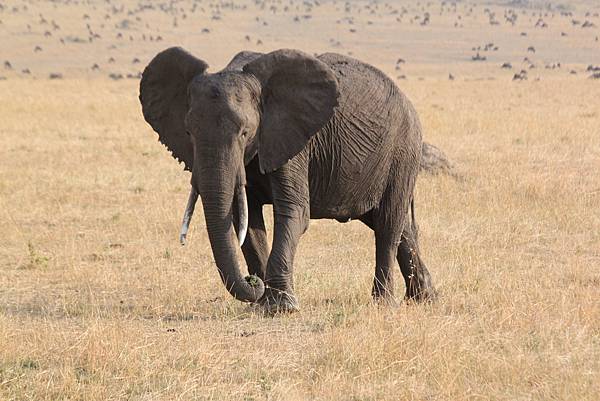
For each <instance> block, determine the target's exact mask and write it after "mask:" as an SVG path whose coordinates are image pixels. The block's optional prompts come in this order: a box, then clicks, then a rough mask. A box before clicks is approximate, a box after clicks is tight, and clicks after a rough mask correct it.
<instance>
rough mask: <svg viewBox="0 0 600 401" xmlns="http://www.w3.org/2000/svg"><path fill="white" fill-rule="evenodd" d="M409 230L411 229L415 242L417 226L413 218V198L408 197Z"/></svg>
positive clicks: (417, 232) (417, 233)
mask: <svg viewBox="0 0 600 401" xmlns="http://www.w3.org/2000/svg"><path fill="white" fill-rule="evenodd" d="M410 230H411V231H412V233H413V235H414V238H415V242H416V239H417V237H418V235H419V227H418V226H417V219H416V218H415V198H414V197H412V198H411V199H410Z"/></svg>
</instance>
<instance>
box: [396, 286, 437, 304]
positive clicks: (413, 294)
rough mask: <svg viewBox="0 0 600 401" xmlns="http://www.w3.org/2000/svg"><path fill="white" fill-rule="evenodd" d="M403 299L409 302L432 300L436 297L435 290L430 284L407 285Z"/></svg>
mask: <svg viewBox="0 0 600 401" xmlns="http://www.w3.org/2000/svg"><path fill="white" fill-rule="evenodd" d="M404 299H405V300H406V301H409V302H411V301H412V302H433V301H435V300H436V299H437V291H436V290H435V288H434V287H433V286H432V285H423V286H420V287H417V286H409V287H408V288H407V289H406V295H405V296H404Z"/></svg>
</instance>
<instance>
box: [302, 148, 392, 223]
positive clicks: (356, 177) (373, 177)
mask: <svg viewBox="0 0 600 401" xmlns="http://www.w3.org/2000/svg"><path fill="white" fill-rule="evenodd" d="M341 142H342V141H341ZM341 142H340V143H339V144H338V145H337V146H336V145H333V146H332V148H333V149H334V150H333V151H331V148H330V151H329V152H327V153H326V154H324V155H323V156H319V157H314V158H312V161H311V164H310V167H309V179H310V183H309V189H310V217H311V218H313V219H321V218H330V219H336V220H339V221H348V219H356V218H358V217H360V216H362V215H364V214H365V213H367V212H368V211H370V210H372V209H373V208H375V207H377V206H378V205H379V203H380V202H381V198H382V194H383V192H384V190H385V187H386V185H387V182H388V177H389V171H390V161H389V160H388V159H389V158H388V157H387V156H386V155H385V154H383V153H387V152H383V153H381V152H367V153H365V154H364V155H358V154H357V153H352V152H349V153H350V154H344V153H343V152H341V149H340V152H338V151H336V150H335V149H336V148H337V147H341V148H344V149H345V150H346V152H347V151H348V150H347V148H348V146H347V143H341Z"/></svg>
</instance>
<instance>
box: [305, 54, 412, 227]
mask: <svg viewBox="0 0 600 401" xmlns="http://www.w3.org/2000/svg"><path fill="white" fill-rule="evenodd" d="M318 59H319V60H321V61H323V62H324V63H326V64H327V65H328V66H329V67H330V68H331V69H332V70H333V72H334V73H335V75H336V77H337V79H338V86H339V92H340V97H339V104H338V106H337V108H336V110H335V113H334V116H333V118H332V119H331V120H330V121H329V123H328V124H327V125H326V126H325V127H324V128H323V129H322V130H321V131H320V132H319V133H318V134H317V135H316V136H315V138H314V141H313V142H312V145H313V146H311V148H312V149H311V153H312V157H311V160H312V161H311V169H312V172H311V213H312V212H313V211H314V214H315V216H313V217H339V218H340V219H344V218H347V217H352V218H354V217H357V216H359V215H361V214H363V213H365V212H367V211H368V210H371V209H372V208H373V207H376V206H377V205H378V204H379V201H380V199H381V195H382V193H383V191H384V190H385V187H386V185H387V182H388V175H389V172H390V167H391V165H392V163H393V162H394V158H395V157H397V149H399V148H401V145H402V142H404V141H405V140H407V139H409V138H403V136H408V135H409V133H408V132H407V131H409V130H408V129H402V127H407V124H406V123H407V121H405V120H406V119H407V118H409V117H410V116H407V111H409V110H413V109H412V106H411V105H410V103H409V102H408V99H406V97H405V96H404V95H403V94H402V93H401V92H400V90H399V89H398V87H397V86H396V85H395V84H394V82H393V81H392V80H391V79H389V78H388V77H387V76H386V75H385V74H384V73H383V72H381V71H380V70H378V69H376V68H375V67H373V66H371V65H369V64H366V63H363V62H361V61H359V60H356V59H353V58H351V57H347V56H343V55H340V54H335V53H325V54H323V55H320V56H318ZM408 114H410V113H408ZM403 131H405V132H403Z"/></svg>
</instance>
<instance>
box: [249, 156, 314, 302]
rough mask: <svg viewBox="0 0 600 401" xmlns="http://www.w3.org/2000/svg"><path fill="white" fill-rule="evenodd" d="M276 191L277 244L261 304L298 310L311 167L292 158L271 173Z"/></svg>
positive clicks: (269, 263) (274, 216)
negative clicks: (299, 252) (298, 259)
mask: <svg viewBox="0 0 600 401" xmlns="http://www.w3.org/2000/svg"><path fill="white" fill-rule="evenodd" d="M271 188H272V193H273V220H274V230H273V247H272V250H271V254H270V255H269V261H268V262H267V272H266V280H265V285H266V286H267V288H266V290H265V295H264V297H263V298H262V300H261V304H262V305H263V306H264V307H265V309H266V310H267V312H269V313H274V312H294V311H297V310H298V308H299V305H298V300H297V299H296V296H295V295H294V277H293V273H294V257H295V255H296V248H297V246H298V242H299V240H300V237H301V236H302V234H303V233H304V232H305V231H306V230H307V228H308V224H309V220H310V204H309V193H308V168H307V166H306V164H304V163H302V160H297V159H296V158H295V159H292V160H291V161H290V162H288V164H286V165H285V166H283V167H281V168H280V169H278V170H277V171H275V172H274V173H272V174H271Z"/></svg>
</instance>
